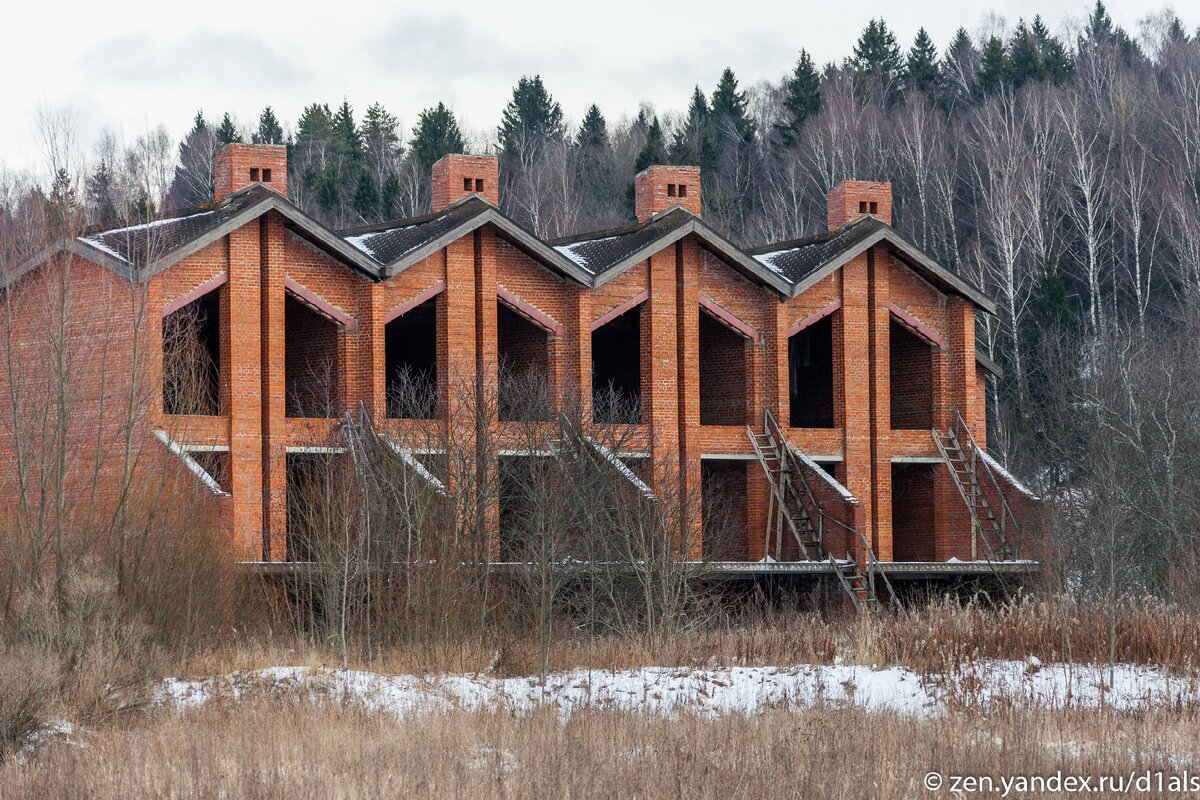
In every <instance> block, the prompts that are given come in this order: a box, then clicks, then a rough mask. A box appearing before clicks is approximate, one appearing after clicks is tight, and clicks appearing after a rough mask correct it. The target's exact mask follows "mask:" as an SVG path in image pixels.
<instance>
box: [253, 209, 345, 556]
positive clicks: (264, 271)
mask: <svg viewBox="0 0 1200 800" xmlns="http://www.w3.org/2000/svg"><path fill="white" fill-rule="evenodd" d="M259 222H260V227H261V229H262V233H261V242H262V258H261V285H262V290H261V295H260V297H261V301H260V313H261V319H262V322H261V342H262V426H263V427H262V432H263V438H262V450H263V482H262V490H263V495H264V497H263V502H264V503H265V504H266V507H265V509H264V514H263V519H264V524H263V532H264V537H265V539H266V541H267V543H268V544H267V547H268V552H269V554H270V560H272V561H282V560H283V559H285V558H286V557H287V450H286V447H285V445H286V443H287V425H288V421H287V400H286V398H287V382H286V376H285V373H284V370H285V367H284V365H285V363H286V360H285V339H286V322H285V317H284V300H285V298H286V295H285V290H284V263H285V262H284V241H285V236H286V235H287V234H286V233H285V232H284V229H283V218H282V217H280V216H279V215H277V214H275V213H270V214H267V215H266V216H264V217H261V218H260V220H259ZM343 386H344V383H343Z"/></svg>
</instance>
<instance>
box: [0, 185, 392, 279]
mask: <svg viewBox="0 0 1200 800" xmlns="http://www.w3.org/2000/svg"><path fill="white" fill-rule="evenodd" d="M268 211H276V212H278V213H279V214H281V215H282V216H283V217H284V219H285V221H286V225H287V227H288V229H289V230H291V231H293V232H295V233H296V234H297V235H299V236H301V237H302V238H304V239H305V240H307V241H309V242H310V243H312V244H313V245H315V246H316V247H318V248H319V249H321V250H323V251H325V252H326V253H328V254H329V255H330V256H332V257H334V258H336V259H338V260H339V261H342V262H343V263H345V264H346V265H347V266H349V267H351V268H353V269H355V270H357V271H358V272H360V273H362V274H364V275H365V276H367V277H369V278H372V279H375V280H378V279H379V277H380V274H379V267H378V265H377V264H376V263H375V262H373V261H372V260H371V259H370V258H367V257H365V256H364V255H363V254H362V253H361V252H360V251H358V250H356V249H354V248H353V247H350V246H349V245H348V244H346V243H345V242H344V241H342V240H341V239H340V238H339V237H338V236H337V235H335V234H334V233H332V232H331V231H330V230H329V229H327V228H326V227H325V226H324V225H322V224H321V223H319V222H317V221H316V220H315V219H313V218H312V217H310V216H308V215H307V214H305V213H304V212H303V211H301V210H300V209H299V208H298V207H297V206H296V205H295V204H293V203H292V202H291V201H290V200H288V199H287V198H286V197H284V196H283V195H281V194H279V193H278V192H276V191H275V190H274V189H268V188H267V187H265V186H263V185H262V184H257V183H256V184H252V185H250V186H247V187H246V188H244V189H239V190H238V191H236V192H234V193H233V194H231V195H229V197H227V198H225V199H224V200H223V201H221V202H220V203H218V204H217V205H215V206H213V207H212V208H208V209H196V210H194V211H189V212H186V213H183V214H180V215H179V216H175V217H168V218H166V219H161V220H154V221H152V222H147V223H144V224H142V225H131V226H128V227H124V228H114V229H110V230H98V231H92V232H87V233H84V234H83V235H82V236H79V237H76V238H75V239H70V240H66V241H62V242H59V243H58V244H56V245H54V246H53V247H51V248H49V249H47V250H45V251H43V252H41V253H39V254H38V255H37V256H35V257H34V258H31V259H29V260H28V261H26V262H25V263H24V264H22V265H21V266H20V267H18V268H17V269H16V270H14V271H13V272H12V273H10V274H9V275H6V276H4V279H3V281H2V282H0V289H2V288H5V287H7V286H9V285H11V284H12V283H13V282H15V281H16V280H18V279H19V278H20V277H21V276H22V275H25V274H27V273H28V272H30V271H32V270H33V269H36V268H37V267H38V266H40V265H41V264H43V263H45V261H46V260H47V259H49V258H50V257H52V256H54V255H57V254H59V253H62V252H69V253H74V254H77V255H79V256H81V257H83V258H87V259H88V260H89V261H93V262H95V263H97V264H99V265H101V266H103V267H105V268H107V269H110V270H112V271H113V272H115V273H117V274H119V275H121V276H123V277H125V278H128V279H130V280H134V281H137V280H145V279H147V278H150V277H151V276H153V275H155V274H157V273H159V272H161V271H162V270H164V269H166V268H167V267H170V266H171V265H172V264H175V263H177V262H179V261H182V260H183V259H185V258H187V257H188V256H190V255H192V254H193V253H196V252H197V251H199V250H202V249H203V248H205V247H207V246H208V245H210V244H212V243H213V242H215V241H218V240H219V239H220V238H221V237H223V236H225V235H227V234H228V233H230V232H231V231H233V230H236V229H237V228H240V227H241V226H243V225H245V224H246V223H247V222H250V221H252V220H254V219H257V218H258V217H260V216H262V215H263V214H265V213H267V212H268Z"/></svg>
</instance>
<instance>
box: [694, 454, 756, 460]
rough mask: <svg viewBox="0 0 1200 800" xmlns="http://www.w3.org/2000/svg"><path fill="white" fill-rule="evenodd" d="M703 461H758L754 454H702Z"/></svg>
mask: <svg viewBox="0 0 1200 800" xmlns="http://www.w3.org/2000/svg"><path fill="white" fill-rule="evenodd" d="M700 460H701V461H757V460H758V456H756V455H754V454H753V453H701V454H700Z"/></svg>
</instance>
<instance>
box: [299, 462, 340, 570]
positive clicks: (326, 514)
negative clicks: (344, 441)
mask: <svg viewBox="0 0 1200 800" xmlns="http://www.w3.org/2000/svg"><path fill="white" fill-rule="evenodd" d="M342 459H343V455H342V454H341V453H288V454H287V468H286V469H287V553H286V556H285V557H286V559H287V560H288V561H314V560H317V559H320V558H321V556H322V555H323V553H322V545H323V544H325V543H327V542H330V541H332V538H331V537H332V533H333V532H334V531H335V530H337V529H338V525H339V524H341V523H342V522H344V521H343V520H339V519H338V515H339V514H340V513H345V512H346V509H345V508H341V509H339V508H338V505H339V503H337V502H336V497H335V495H334V493H335V491H336V489H337V486H338V480H339V475H338V472H339V468H340V466H341V463H342ZM326 555H332V554H326Z"/></svg>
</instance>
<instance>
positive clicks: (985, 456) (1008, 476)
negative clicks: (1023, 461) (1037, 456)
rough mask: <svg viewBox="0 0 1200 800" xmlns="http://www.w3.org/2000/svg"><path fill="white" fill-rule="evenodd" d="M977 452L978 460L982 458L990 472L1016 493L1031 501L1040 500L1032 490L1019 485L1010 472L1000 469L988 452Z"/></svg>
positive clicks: (1021, 484)
mask: <svg viewBox="0 0 1200 800" xmlns="http://www.w3.org/2000/svg"><path fill="white" fill-rule="evenodd" d="M978 452H979V456H980V458H982V459H983V460H984V462H985V463H986V464H987V465H988V466H989V467H991V468H992V471H993V472H996V473H998V474H999V475H1000V477H1001V478H1002V479H1003V480H1004V481H1005V482H1007V483H1008V484H1009V485H1010V486H1012V487H1013V488H1014V489H1016V490H1017V491H1018V492H1020V493H1021V494H1023V495H1025V496H1026V497H1028V498H1029V499H1031V500H1040V499H1041V498H1040V497H1038V496H1037V495H1036V494H1034V493H1033V490H1032V489H1030V488H1029V487H1028V486H1026V485H1025V484H1023V483H1021V482H1020V481H1019V480H1017V478H1016V476H1015V475H1013V474H1012V473H1011V472H1009V471H1008V470H1006V469H1005V468H1004V467H1002V466H1001V465H1000V462H999V461H997V460H996V459H994V458H992V457H991V456H990V455H988V452H987V451H986V450H984V449H982V448H980V449H979V451H978Z"/></svg>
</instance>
